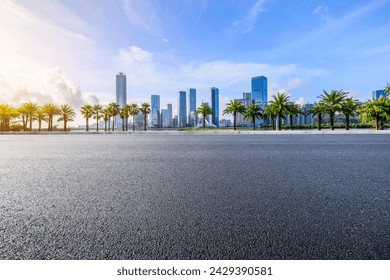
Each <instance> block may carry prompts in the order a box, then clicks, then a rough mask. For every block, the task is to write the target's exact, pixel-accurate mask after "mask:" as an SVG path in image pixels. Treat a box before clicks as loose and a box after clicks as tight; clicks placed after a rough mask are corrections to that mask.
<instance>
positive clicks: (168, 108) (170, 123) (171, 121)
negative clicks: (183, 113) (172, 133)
mask: <svg viewBox="0 0 390 280" xmlns="http://www.w3.org/2000/svg"><path fill="white" fill-rule="evenodd" d="M167 110H168V127H173V113H172V104H167Z"/></svg>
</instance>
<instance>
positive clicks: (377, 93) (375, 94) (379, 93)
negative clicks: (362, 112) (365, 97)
mask: <svg viewBox="0 0 390 280" xmlns="http://www.w3.org/2000/svg"><path fill="white" fill-rule="evenodd" d="M381 96H382V97H386V93H385V91H384V90H383V89H379V90H374V91H373V92H372V100H375V99H378V98H379V97H381Z"/></svg>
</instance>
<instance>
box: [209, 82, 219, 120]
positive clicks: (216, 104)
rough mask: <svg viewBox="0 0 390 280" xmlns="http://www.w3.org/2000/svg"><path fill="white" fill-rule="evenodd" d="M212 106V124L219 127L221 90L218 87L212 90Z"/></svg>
mask: <svg viewBox="0 0 390 280" xmlns="http://www.w3.org/2000/svg"><path fill="white" fill-rule="evenodd" d="M210 104H211V109H212V110H213V114H212V115H211V123H212V124H214V125H215V126H219V90H218V88H216V87H212V88H211V89H210Z"/></svg>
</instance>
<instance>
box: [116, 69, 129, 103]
mask: <svg viewBox="0 0 390 280" xmlns="http://www.w3.org/2000/svg"><path fill="white" fill-rule="evenodd" d="M116 103H118V104H119V106H120V107H123V105H125V104H126V103H127V92H126V75H125V74H123V73H119V74H118V75H116Z"/></svg>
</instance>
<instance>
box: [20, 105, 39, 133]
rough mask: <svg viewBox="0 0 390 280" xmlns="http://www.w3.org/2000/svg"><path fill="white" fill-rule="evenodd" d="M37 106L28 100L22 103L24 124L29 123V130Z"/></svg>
mask: <svg viewBox="0 0 390 280" xmlns="http://www.w3.org/2000/svg"><path fill="white" fill-rule="evenodd" d="M38 109H39V106H38V105H37V104H36V103H33V102H28V103H24V104H23V105H22V112H23V113H24V114H25V118H26V119H25V121H26V124H27V123H29V126H30V127H29V130H30V131H31V130H32V123H33V120H34V118H35V114H36V112H37V111H38Z"/></svg>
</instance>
